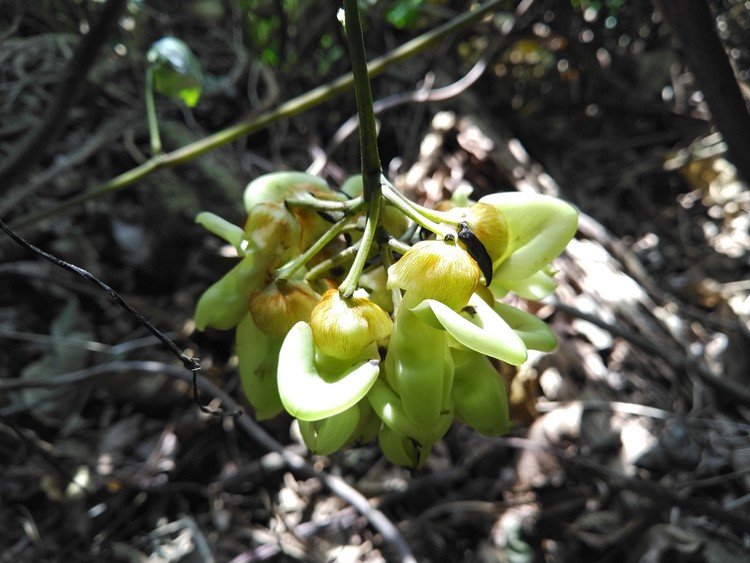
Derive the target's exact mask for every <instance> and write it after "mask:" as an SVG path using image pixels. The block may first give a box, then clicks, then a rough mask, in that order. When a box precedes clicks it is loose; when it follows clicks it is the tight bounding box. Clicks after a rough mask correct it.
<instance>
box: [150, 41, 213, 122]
mask: <svg viewBox="0 0 750 563" xmlns="http://www.w3.org/2000/svg"><path fill="white" fill-rule="evenodd" d="M146 58H147V59H148V63H149V66H150V71H151V72H153V77H154V89H155V90H156V91H157V92H159V93H160V94H163V95H165V96H167V97H169V98H172V99H180V100H182V101H183V102H184V103H185V105H187V106H188V107H194V106H195V104H197V103H198V99H199V98H200V96H201V89H202V83H203V73H202V72H201V67H200V63H199V62H198V59H197V58H196V57H195V55H193V52H192V51H191V50H190V47H188V46H187V45H186V44H185V43H184V42H183V41H181V40H179V39H177V38H176V37H163V38H162V39H159V40H158V41H156V42H155V43H153V44H152V45H151V47H150V48H149V50H148V54H147V55H146Z"/></svg>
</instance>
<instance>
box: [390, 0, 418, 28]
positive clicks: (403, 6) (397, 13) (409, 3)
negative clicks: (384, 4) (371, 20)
mask: <svg viewBox="0 0 750 563" xmlns="http://www.w3.org/2000/svg"><path fill="white" fill-rule="evenodd" d="M423 3H424V0H398V1H397V2H395V3H394V6H393V7H392V8H391V9H390V10H388V12H387V13H386V16H385V17H386V19H387V20H388V22H389V23H390V24H391V25H393V26H394V27H395V28H397V29H404V28H406V27H409V26H410V25H413V24H414V22H416V21H417V17H418V16H419V12H420V10H421V8H422V4H423Z"/></svg>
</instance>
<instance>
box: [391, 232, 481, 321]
mask: <svg viewBox="0 0 750 563" xmlns="http://www.w3.org/2000/svg"><path fill="white" fill-rule="evenodd" d="M479 275H480V272H479V266H477V263H476V262H475V261H474V259H473V258H472V257H471V256H469V254H468V253H467V252H466V251H465V250H463V249H462V248H460V247H458V246H456V245H455V244H448V243H446V242H443V241H438V240H425V241H421V242H418V243H416V244H415V245H414V246H412V247H411V248H410V249H409V250H407V251H406V254H404V255H403V256H402V257H401V259H400V260H399V261H398V262H396V263H395V264H394V265H393V266H391V267H390V268H388V289H393V288H395V287H398V288H400V289H403V290H405V291H406V292H407V293H408V294H409V295H411V300H412V302H414V301H416V302H420V301H423V300H424V299H435V300H436V301H440V302H442V303H445V304H446V305H448V306H449V307H450V308H452V309H460V308H461V307H463V306H465V305H466V303H467V302H468V301H469V297H471V294H472V293H474V290H475V289H476V287H477V284H478V283H479Z"/></svg>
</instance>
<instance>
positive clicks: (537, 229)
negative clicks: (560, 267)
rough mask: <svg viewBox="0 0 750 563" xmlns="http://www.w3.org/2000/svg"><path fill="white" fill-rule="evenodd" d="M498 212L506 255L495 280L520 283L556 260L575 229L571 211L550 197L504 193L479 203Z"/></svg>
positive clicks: (495, 275)
mask: <svg viewBox="0 0 750 563" xmlns="http://www.w3.org/2000/svg"><path fill="white" fill-rule="evenodd" d="M479 202H480V203H486V204H489V205H492V206H494V207H496V208H497V209H499V210H500V211H501V212H502V213H503V214H504V215H505V218H506V219H507V221H508V229H509V231H510V239H509V240H508V245H509V247H510V249H511V250H510V252H511V253H510V255H509V256H508V257H507V258H505V259H504V260H503V261H502V262H500V264H499V265H498V264H496V265H495V271H494V273H493V278H494V279H496V280H500V281H503V280H523V279H526V278H528V277H530V276H532V275H533V274H534V273H536V272H538V271H539V270H541V269H542V268H543V267H544V266H546V265H547V264H549V263H550V262H551V261H552V260H553V259H554V258H556V257H557V256H558V255H559V254H560V253H561V252H562V251H563V249H564V248H565V246H566V245H567V244H568V242H569V241H570V239H571V238H573V235H575V233H576V229H577V228H578V212H577V211H576V210H575V208H574V207H573V206H572V205H570V204H568V203H565V202H564V201H562V200H559V199H557V198H554V197H550V196H545V195H539V194H527V193H520V192H505V193H497V194H491V195H488V196H485V197H483V198H482V199H480V200H479Z"/></svg>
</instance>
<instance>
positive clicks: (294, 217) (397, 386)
mask: <svg viewBox="0 0 750 563" xmlns="http://www.w3.org/2000/svg"><path fill="white" fill-rule="evenodd" d="M383 190H384V192H383V196H382V197H383V207H382V213H379V214H377V213H376V214H375V216H376V217H378V218H379V219H378V225H377V226H378V227H379V228H378V233H379V235H378V236H377V237H376V238H377V240H376V242H377V243H378V245H377V247H376V248H375V247H374V248H372V249H371V248H370V246H369V243H370V242H372V241H367V240H365V239H366V238H367V233H368V232H374V230H368V229H367V228H365V227H364V225H365V224H366V223H367V222H368V221H370V220H371V217H372V204H370V213H369V214H366V213H365V211H364V202H363V201H362V198H361V197H360V196H359V193H360V192H361V179H359V177H355V178H353V179H350V181H348V182H347V183H346V184H345V186H344V187H343V189H342V192H335V191H333V190H331V189H330V188H329V187H328V186H327V184H326V183H325V181H324V180H322V179H320V178H317V177H315V176H310V175H307V174H303V173H299V172H288V173H276V174H269V175H267V176H263V177H261V178H258V179H256V180H255V181H253V182H251V183H250V184H249V185H248V187H247V189H246V191H245V197H244V200H245V207H246V210H247V212H248V219H247V222H246V224H245V227H244V229H243V228H240V227H237V226H235V225H232V224H230V223H228V222H226V221H224V220H223V219H221V218H219V217H217V216H215V215H212V214H208V213H202V214H200V215H199V216H198V222H199V223H201V224H203V225H204V226H205V227H206V228H207V229H209V230H210V231H211V232H213V233H214V234H216V235H218V236H220V237H222V238H224V239H225V240H226V241H228V242H230V243H231V244H233V245H234V246H235V247H236V249H237V252H238V254H239V256H240V262H239V263H238V264H237V265H236V266H235V267H234V268H233V269H232V270H230V271H229V273H227V274H226V275H225V276H224V277H223V278H221V279H220V280H219V281H218V282H216V283H215V284H214V285H213V286H211V287H210V288H209V289H208V290H207V291H206V292H205V293H204V294H203V296H202V297H201V299H200V301H199V303H198V306H197V310H196V315H195V318H196V324H197V325H198V327H199V328H201V329H203V328H205V327H209V326H210V327H214V328H219V329H229V328H232V327H235V326H236V343H237V356H238V359H239V374H240V378H241V380H242V385H243V389H244V391H245V394H246V395H247V399H248V401H249V402H250V404H251V405H252V406H253V408H254V409H255V413H256V416H257V417H258V418H260V419H262V418H269V417H272V416H275V415H276V414H278V413H280V412H281V411H282V410H285V411H286V412H288V413H289V414H291V415H292V416H293V417H295V418H296V419H297V421H298V425H299V430H300V434H301V435H302V438H303V439H304V441H305V443H306V444H307V446H308V447H309V448H310V450H312V451H313V452H314V453H317V454H329V453H332V452H334V451H336V450H338V449H340V448H342V447H344V446H346V445H347V444H350V443H352V442H354V441H367V440H371V439H373V438H375V437H377V438H378V440H379V444H380V447H381V449H382V451H383V453H384V454H385V455H386V456H387V457H388V458H389V459H390V460H391V461H393V462H395V463H398V464H402V465H406V466H410V467H419V466H421V465H422V464H423V463H424V462H425V460H426V459H427V457H428V455H429V452H430V450H431V447H432V446H433V444H435V443H436V442H437V441H438V440H440V439H441V438H442V437H443V435H444V434H445V433H446V432H447V431H448V428H449V427H450V425H451V423H452V421H453V420H454V418H457V419H459V420H460V421H462V422H464V423H465V424H468V425H469V426H471V427H473V428H475V429H476V430H477V431H478V432H481V433H483V434H486V435H500V434H503V433H505V432H507V430H508V429H509V427H510V421H509V418H508V404H507V394H506V391H505V388H504V384H503V380H502V379H501V377H500V375H499V374H498V372H497V370H496V369H495V366H494V364H493V359H494V360H499V361H503V362H507V363H509V364H512V365H518V364H521V363H522V362H524V361H525V360H526V357H527V352H528V350H529V349H533V350H541V351H549V350H551V349H552V348H553V347H554V346H555V338H554V336H553V334H552V332H551V331H550V329H549V328H548V327H547V325H546V324H545V323H544V322H542V321H541V320H540V319H538V318H537V317H535V316H533V315H531V314H529V313H526V312H524V311H521V310H520V309H517V308H514V307H511V306H509V305H507V304H505V303H502V302H501V301H499V299H500V298H502V297H503V296H505V295H506V294H507V293H509V292H513V293H515V294H516V295H519V296H521V297H523V298H526V299H540V298H543V297H545V296H546V295H548V294H549V293H551V292H552V291H553V290H554V288H555V282H554V280H553V278H552V272H551V270H550V262H551V261H552V260H553V259H554V258H555V257H556V256H558V255H559V254H560V252H562V250H563V249H564V248H565V246H566V245H567V243H568V241H569V240H570V239H571V238H572V236H573V235H574V234H575V231H576V227H577V218H578V216H577V213H576V211H575V209H574V208H573V207H571V206H570V205H568V204H567V203H564V202H562V201H560V200H558V199H555V198H552V197H548V196H540V195H531V194H522V193H499V194H493V195H490V196H487V197H484V198H482V199H481V200H479V202H475V203H472V204H469V202H466V205H463V206H454V207H453V208H451V209H449V210H448V211H435V210H428V209H425V208H422V207H420V206H418V205H416V204H414V203H411V202H408V201H407V200H405V199H404V198H403V196H400V195H399V194H396V193H395V189H394V188H392V187H391V186H389V185H388V184H387V183H386V184H384V186H383ZM377 205H380V203H379V202H378V203H377ZM378 210H379V209H378ZM406 217H409V218H410V219H411V220H412V221H416V223H415V224H413V225H412V226H411V227H412V228H410V225H409V221H407V219H406ZM417 227H420V228H421V229H422V232H423V233H424V232H426V231H429V230H432V234H431V235H428V236H429V238H427V237H424V236H422V237H420V236H418V234H417V232H418V229H417ZM363 231H364V233H363ZM388 233H390V236H389V234H388ZM394 236H398V237H400V238H399V239H395V238H394ZM420 238H424V239H425V240H420ZM373 240H374V239H373ZM365 245H367V246H365ZM355 254H358V255H359V254H363V256H362V258H363V260H362V264H366V267H365V269H364V272H362V271H361V268H360V270H358V271H355V272H354V286H352V283H351V281H352V275H353V274H352V271H354V270H356V268H354V267H352V271H350V272H349V276H347V278H346V279H345V280H343V279H342V278H343V275H344V274H345V273H346V272H345V268H342V266H343V265H346V264H347V262H348V261H351V260H352V258H353V257H354V255H355ZM358 257H359V256H358ZM364 259H367V261H366V262H365V261H364ZM355 263H356V260H355ZM348 289H351V291H348Z"/></svg>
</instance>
